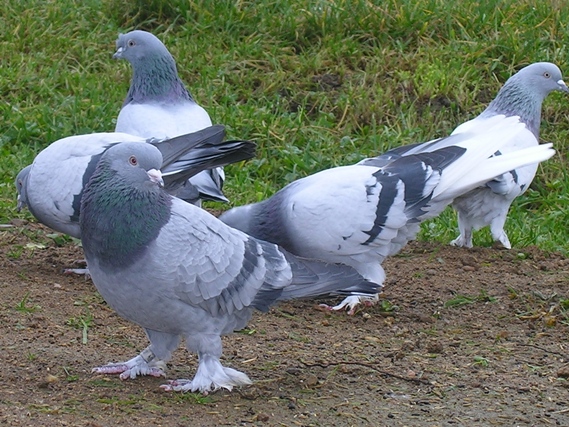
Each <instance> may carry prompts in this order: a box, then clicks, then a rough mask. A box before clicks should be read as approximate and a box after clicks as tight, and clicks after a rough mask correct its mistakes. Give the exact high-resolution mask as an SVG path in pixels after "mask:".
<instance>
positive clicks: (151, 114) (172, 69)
mask: <svg viewBox="0 0 569 427" xmlns="http://www.w3.org/2000/svg"><path fill="white" fill-rule="evenodd" d="M116 45H117V51H116V53H115V54H114V56H113V57H114V58H122V59H126V60H127V61H128V62H130V64H131V65H132V71H133V74H132V81H131V84H130V89H129V90H128V94H127V96H126V99H125V101H124V103H123V106H122V109H121V111H120V113H119V116H118V118H117V125H116V128H115V131H116V132H124V133H128V134H130V135H137V136H142V137H144V138H151V137H155V138H172V137H174V136H178V135H183V134H186V133H191V132H196V131H198V130H201V129H203V128H206V127H208V126H211V119H210V117H209V115H208V113H207V112H206V111H205V110H204V109H203V108H202V107H201V106H199V105H198V104H197V103H196V101H195V100H194V99H193V98H192V96H191V95H190V93H189V92H188V90H187V89H186V87H185V86H184V83H183V82H182V81H181V80H180V78H179V77H178V71H177V68H176V62H175V61H174V58H173V57H172V55H171V54H170V52H169V51H168V49H166V46H164V44H163V43H162V42H161V41H160V40H159V39H158V38H157V37H156V36H154V35H153V34H151V33H148V32H146V31H140V30H136V31H131V32H130V33H127V34H121V35H119V38H118V40H117V43H116ZM223 179H224V176H223V169H221V168H217V169H211V170H207V171H204V172H202V173H200V174H198V175H196V176H194V177H193V178H192V179H191V180H190V182H191V183H192V185H193V186H194V187H196V188H197V190H198V191H199V198H196V199H195V200H193V201H192V202H193V203H197V204H199V200H201V199H205V200H214V201H222V202H227V201H228V200H227V198H226V197H225V196H224V195H223V193H222V192H221V188H222V186H223Z"/></svg>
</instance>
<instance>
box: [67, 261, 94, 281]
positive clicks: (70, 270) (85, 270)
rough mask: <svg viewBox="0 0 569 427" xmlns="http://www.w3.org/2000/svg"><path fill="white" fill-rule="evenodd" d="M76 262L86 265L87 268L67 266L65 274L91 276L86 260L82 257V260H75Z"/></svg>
mask: <svg viewBox="0 0 569 427" xmlns="http://www.w3.org/2000/svg"><path fill="white" fill-rule="evenodd" d="M75 264H80V265H84V266H85V268H66V269H65V270H63V274H77V275H79V276H85V277H86V278H87V279H88V278H90V277H91V275H90V274H89V269H88V268H87V261H86V260H84V259H82V260H80V261H75Z"/></svg>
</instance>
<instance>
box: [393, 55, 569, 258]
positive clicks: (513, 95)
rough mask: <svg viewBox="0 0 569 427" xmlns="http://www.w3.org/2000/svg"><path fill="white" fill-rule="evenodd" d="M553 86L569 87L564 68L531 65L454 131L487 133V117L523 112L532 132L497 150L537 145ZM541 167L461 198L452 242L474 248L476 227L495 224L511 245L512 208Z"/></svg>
mask: <svg viewBox="0 0 569 427" xmlns="http://www.w3.org/2000/svg"><path fill="white" fill-rule="evenodd" d="M553 91H562V92H569V89H568V88H567V85H566V84H565V82H564V81H563V79H562V75H561V71H560V70H559V68H558V67H557V66H556V65H555V64H551V63H549V62H537V63H534V64H531V65H528V66H527V67H525V68H522V69H521V70H520V71H518V72H517V73H516V74H514V75H513V76H512V77H510V78H509V79H508V81H506V83H505V84H504V86H503V87H502V89H500V91H499V92H498V95H497V96H496V98H495V99H494V100H493V101H492V102H491V103H490V104H489V105H488V107H487V108H486V109H485V110H484V111H483V112H482V113H481V114H480V115H479V116H478V117H476V118H475V119H472V120H470V121H468V122H466V123H463V124H461V125H460V126H458V127H457V128H456V129H455V130H454V131H453V133H452V135H456V134H459V133H463V132H474V133H478V132H485V131H486V127H487V122H488V121H489V120H492V119H493V118H494V117H496V116H500V115H504V116H506V117H509V116H519V117H520V120H521V122H522V123H524V124H525V125H526V128H527V130H528V132H524V133H523V134H522V135H521V136H520V137H519V138H516V139H511V140H510V143H509V144H506V145H502V146H501V147H500V148H499V151H497V152H496V153H495V154H496V155H499V154H506V153H511V152H513V151H516V150H519V149H522V148H526V147H533V146H536V145H538V144H539V126H540V121H541V105H542V103H543V100H544V99H545V98H546V97H547V95H548V94H549V93H551V92H553ZM444 144H446V141H445V140H442V141H434V142H433V143H431V144H422V145H415V146H404V147H399V148H396V149H395V150H392V151H390V152H388V153H386V155H387V156H388V157H391V156H407V155H411V154H417V153H419V152H428V151H432V150H436V149H438V148H440V147H441V146H442V145H444ZM496 149H497V150H498V148H496ZM537 166H538V163H537V162H534V163H533V164H529V165H526V166H522V167H519V168H515V169H513V170H511V171H509V172H506V173H504V174H503V175H500V176H499V177H496V178H494V179H493V180H491V181H489V182H487V183H484V185H483V186H481V187H480V188H476V189H474V190H472V191H471V192H469V193H468V194H465V195H463V196H461V197H459V198H457V199H456V200H455V201H454V202H453V204H452V206H453V207H454V209H455V210H456V211H457V212H458V228H459V231H460V235H459V236H458V237H457V238H456V239H454V240H453V241H452V242H451V244H452V245H455V246H465V247H468V248H471V247H472V231H473V230H478V229H480V228H483V227H486V226H490V232H491V234H492V238H493V239H494V241H496V242H499V243H500V244H501V245H502V246H503V247H504V248H507V249H510V248H511V247H512V245H511V243H510V240H509V239H508V236H507V235H506V232H505V231H504V224H505V223H506V217H507V215H508V210H509V209H510V205H511V204H512V202H513V201H514V199H515V198H516V197H518V196H520V195H521V194H522V193H524V192H525V191H526V190H527V189H528V187H529V186H530V184H531V182H532V181H533V178H534V176H535V173H536V171H537Z"/></svg>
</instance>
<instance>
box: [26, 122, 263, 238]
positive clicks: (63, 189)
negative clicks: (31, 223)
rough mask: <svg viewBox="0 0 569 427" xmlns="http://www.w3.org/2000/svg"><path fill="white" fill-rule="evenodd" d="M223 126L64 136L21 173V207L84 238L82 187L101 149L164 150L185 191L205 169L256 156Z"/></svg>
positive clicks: (168, 170) (175, 189)
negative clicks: (151, 135)
mask: <svg viewBox="0 0 569 427" xmlns="http://www.w3.org/2000/svg"><path fill="white" fill-rule="evenodd" d="M224 136H225V130H224V127H223V126H221V125H216V126H211V127H208V128H206V129H204V130H201V131H199V132H194V133H192V134H188V135H182V136H179V137H176V138H172V139H169V140H161V141H160V140H156V139H146V138H143V137H139V136H133V135H128V134H123V133H116V132H114V133H113V132H111V133H93V134H87V135H77V136H71V137H67V138H63V139H60V140H58V141H56V142H54V143H52V144H51V145H49V146H48V147H47V148H45V149H44V150H43V151H41V152H40V153H39V154H38V155H37V156H36V158H35V159H34V161H33V163H32V164H31V165H29V166H27V167H26V168H24V169H22V171H21V172H20V173H19V174H18V176H17V178H16V189H17V191H18V207H19V208H21V207H24V206H27V208H28V210H29V211H30V212H31V213H32V215H33V216H34V217H35V218H36V219H37V220H38V221H39V222H41V223H42V224H44V225H47V226H48V227H50V228H51V229H53V230H55V231H58V232H61V233H65V234H68V235H70V236H72V237H76V238H80V237H81V235H80V230H79V208H80V201H81V194H82V191H83V186H84V185H85V184H86V183H87V181H88V180H89V177H90V176H91V174H92V173H93V171H94V170H95V166H96V164H97V162H98V160H99V158H100V157H101V154H102V153H103V152H104V151H105V150H106V149H108V148H109V147H111V146H113V145H115V144H117V143H120V142H129V141H136V142H146V143H150V144H149V145H156V146H157V147H158V148H159V149H160V150H161V151H162V153H163V156H164V159H165V162H166V163H165V164H164V165H162V167H163V171H164V174H165V180H166V181H167V186H166V188H167V189H168V190H169V191H170V192H172V193H173V194H176V195H179V194H182V195H184V194H186V193H187V191H188V190H187V188H186V185H185V181H186V180H187V178H188V177H189V176H192V175H194V174H195V173H197V172H200V171H202V170H204V169H207V168H211V167H216V166H218V165H220V164H221V165H225V164H228V163H231V162H237V161H240V160H246V159H249V158H251V157H253V156H254V153H255V144H254V143H253V142H250V141H223V139H224Z"/></svg>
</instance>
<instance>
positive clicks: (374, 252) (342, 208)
mask: <svg viewBox="0 0 569 427" xmlns="http://www.w3.org/2000/svg"><path fill="white" fill-rule="evenodd" d="M524 133H530V132H529V131H527V129H526V127H525V126H524V124H523V123H520V122H519V120H518V118H517V117H511V118H505V117H504V116H494V117H492V118H490V119H489V120H488V121H486V130H485V132H482V131H478V132H477V133H469V132H463V133H459V134H456V135H453V136H449V137H447V138H445V139H444V140H441V141H440V142H439V143H440V144H441V145H443V143H444V145H446V147H444V148H441V149H439V150H436V151H433V152H428V153H420V154H413V155H408V156H404V157H400V156H399V157H398V156H392V158H391V159H388V158H387V157H388V156H387V157H384V156H380V157H379V158H371V159H367V160H364V161H362V162H361V164H358V165H352V166H344V167H337V168H333V169H328V170H324V171H322V172H319V173H316V174H314V175H310V176H308V177H306V178H303V179H300V180H297V181H295V182H293V183H291V184H289V185H287V186H286V187H284V188H283V189H282V190H280V191H279V192H277V193H276V194H275V195H273V196H272V197H270V198H269V199H267V200H265V201H262V202H260V203H255V204H251V205H247V206H241V207H237V208H233V209H231V210H229V211H227V212H225V213H224V214H222V215H221V216H220V219H221V220H222V221H223V222H225V223H226V224H228V225H230V226H231V227H234V228H237V229H239V230H241V231H244V232H245V233H247V234H249V235H251V236H253V237H256V238H258V239H262V240H266V241H269V242H273V243H276V244H278V245H280V246H282V247H283V248H285V249H286V250H288V251H289V252H292V253H294V254H295V255H299V256H303V257H308V258H314V259H320V260H323V261H326V262H335V263H344V264H347V265H350V266H352V267H354V268H355V269H356V270H357V271H358V272H360V273H361V274H362V276H364V277H365V278H367V279H369V280H371V281H373V282H375V283H383V281H384V278H385V272H384V270H383V268H382V267H381V263H382V262H383V260H384V259H385V258H386V257H387V256H389V255H394V254H395V253H397V252H398V251H399V250H400V249H401V248H402V247H403V246H404V245H405V244H406V243H407V242H408V241H409V240H412V239H414V238H415V236H416V235H417V233H418V231H419V225H420V223H421V221H423V220H426V219H428V218H433V217H435V216H437V215H438V214H439V213H440V212H442V211H443V209H444V208H445V207H446V206H447V205H448V204H450V203H451V202H452V201H453V200H454V199H455V198H456V197H458V196H461V195H462V194H464V193H465V192H468V191H470V190H472V189H473V188H476V187H477V186H479V185H481V184H483V183H485V182H487V181H488V180H490V179H492V178H493V177H495V176H497V175H500V174H502V173H504V172H507V171H509V170H512V169H514V168H517V167H520V166H523V165H525V164H528V163H534V162H539V161H542V160H545V159H548V158H549V157H551V156H552V155H553V154H554V150H553V149H551V148H550V147H551V144H548V145H544V146H537V147H532V148H529V149H527V150H520V151H518V152H512V153H510V154H505V155H503V156H496V157H490V156H491V155H492V154H493V153H494V152H495V151H496V150H497V149H501V148H502V147H503V146H507V145H508V144H510V143H512V142H513V141H515V140H517V139H518V138H523V137H524ZM530 134H531V133H530ZM427 144H430V143H427ZM371 299H372V300H374V299H376V298H375V297H372V298H371ZM361 301H362V299H361V298H360V297H358V296H353V297H348V298H347V299H345V300H344V301H343V302H342V303H341V304H340V305H338V306H336V307H333V309H335V310H339V309H342V308H344V307H347V308H348V309H349V312H350V314H352V313H353V312H354V309H355V308H356V307H357V305H358V304H359V303H360V302H361Z"/></svg>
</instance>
